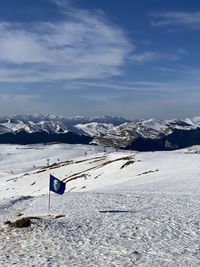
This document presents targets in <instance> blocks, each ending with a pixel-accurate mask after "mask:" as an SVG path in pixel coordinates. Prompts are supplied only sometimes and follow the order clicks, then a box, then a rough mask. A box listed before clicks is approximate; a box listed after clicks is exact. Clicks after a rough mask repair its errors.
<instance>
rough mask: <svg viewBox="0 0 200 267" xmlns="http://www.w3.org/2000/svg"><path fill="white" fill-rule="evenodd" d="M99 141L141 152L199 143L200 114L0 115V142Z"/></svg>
mask: <svg viewBox="0 0 200 267" xmlns="http://www.w3.org/2000/svg"><path fill="white" fill-rule="evenodd" d="M48 142H61V143H69V144H97V145H103V146H113V147H115V148H125V149H134V150H138V151H154V150H173V149H179V148H184V147H188V146H191V145H198V144H200V117H194V118H185V119H174V120H158V119H147V120H140V121H139V120H135V121H130V120H126V119H124V118H122V117H111V116H102V117H94V118H87V117H82V116H76V117H63V116H54V115H46V116H45V115H13V116H7V117H6V116H4V117H0V143H2V144H3V143H4V144H5V143H12V144H34V143H48Z"/></svg>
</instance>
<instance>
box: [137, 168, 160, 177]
mask: <svg viewBox="0 0 200 267" xmlns="http://www.w3.org/2000/svg"><path fill="white" fill-rule="evenodd" d="M158 171H159V170H158V169H156V170H154V171H146V172H142V173H139V174H137V176H140V175H145V174H148V173H152V172H158Z"/></svg>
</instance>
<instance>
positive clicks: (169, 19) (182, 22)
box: [152, 11, 200, 30]
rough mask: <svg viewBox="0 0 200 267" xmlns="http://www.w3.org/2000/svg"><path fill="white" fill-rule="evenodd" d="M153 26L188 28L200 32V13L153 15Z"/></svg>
mask: <svg viewBox="0 0 200 267" xmlns="http://www.w3.org/2000/svg"><path fill="white" fill-rule="evenodd" d="M152 17H153V21H152V26H154V27H163V26H175V27H187V28H190V29H194V30H200V12H199V11H198V12H163V13H158V14H153V15H152Z"/></svg>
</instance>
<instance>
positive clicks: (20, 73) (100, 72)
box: [0, 1, 133, 82]
mask: <svg viewBox="0 0 200 267" xmlns="http://www.w3.org/2000/svg"><path fill="white" fill-rule="evenodd" d="M57 3H59V5H60V4H61V3H62V2H60V1H58V2H57ZM62 11H63V12H64V13H65V15H66V20H64V21H59V22H54V23H53V22H35V23H32V24H28V25H27V24H26V25H25V24H22V23H11V22H1V23H0V62H1V66H0V67H1V68H0V81H4V82H35V81H47V80H68V79H76V78H83V79H84V78H101V77H107V76H112V75H119V74H120V73H121V69H122V67H123V65H124V64H125V62H126V60H127V58H128V56H129V53H130V52H131V51H132V49H133V46H132V45H131V43H130V41H129V39H128V38H127V36H126V34H125V33H124V32H123V30H122V29H121V28H120V27H118V26H116V25H113V24H112V23H111V22H110V21H109V20H108V19H107V18H106V17H105V15H104V14H103V13H102V12H98V11H94V10H93V11H86V10H79V9H76V8H73V7H71V6H70V7H68V5H65V7H63V6H62Z"/></svg>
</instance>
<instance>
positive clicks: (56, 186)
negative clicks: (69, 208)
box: [53, 180, 60, 191]
mask: <svg viewBox="0 0 200 267" xmlns="http://www.w3.org/2000/svg"><path fill="white" fill-rule="evenodd" d="M53 187H54V189H55V190H56V191H58V190H59V188H60V182H59V181H58V180H54V181H53Z"/></svg>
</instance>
